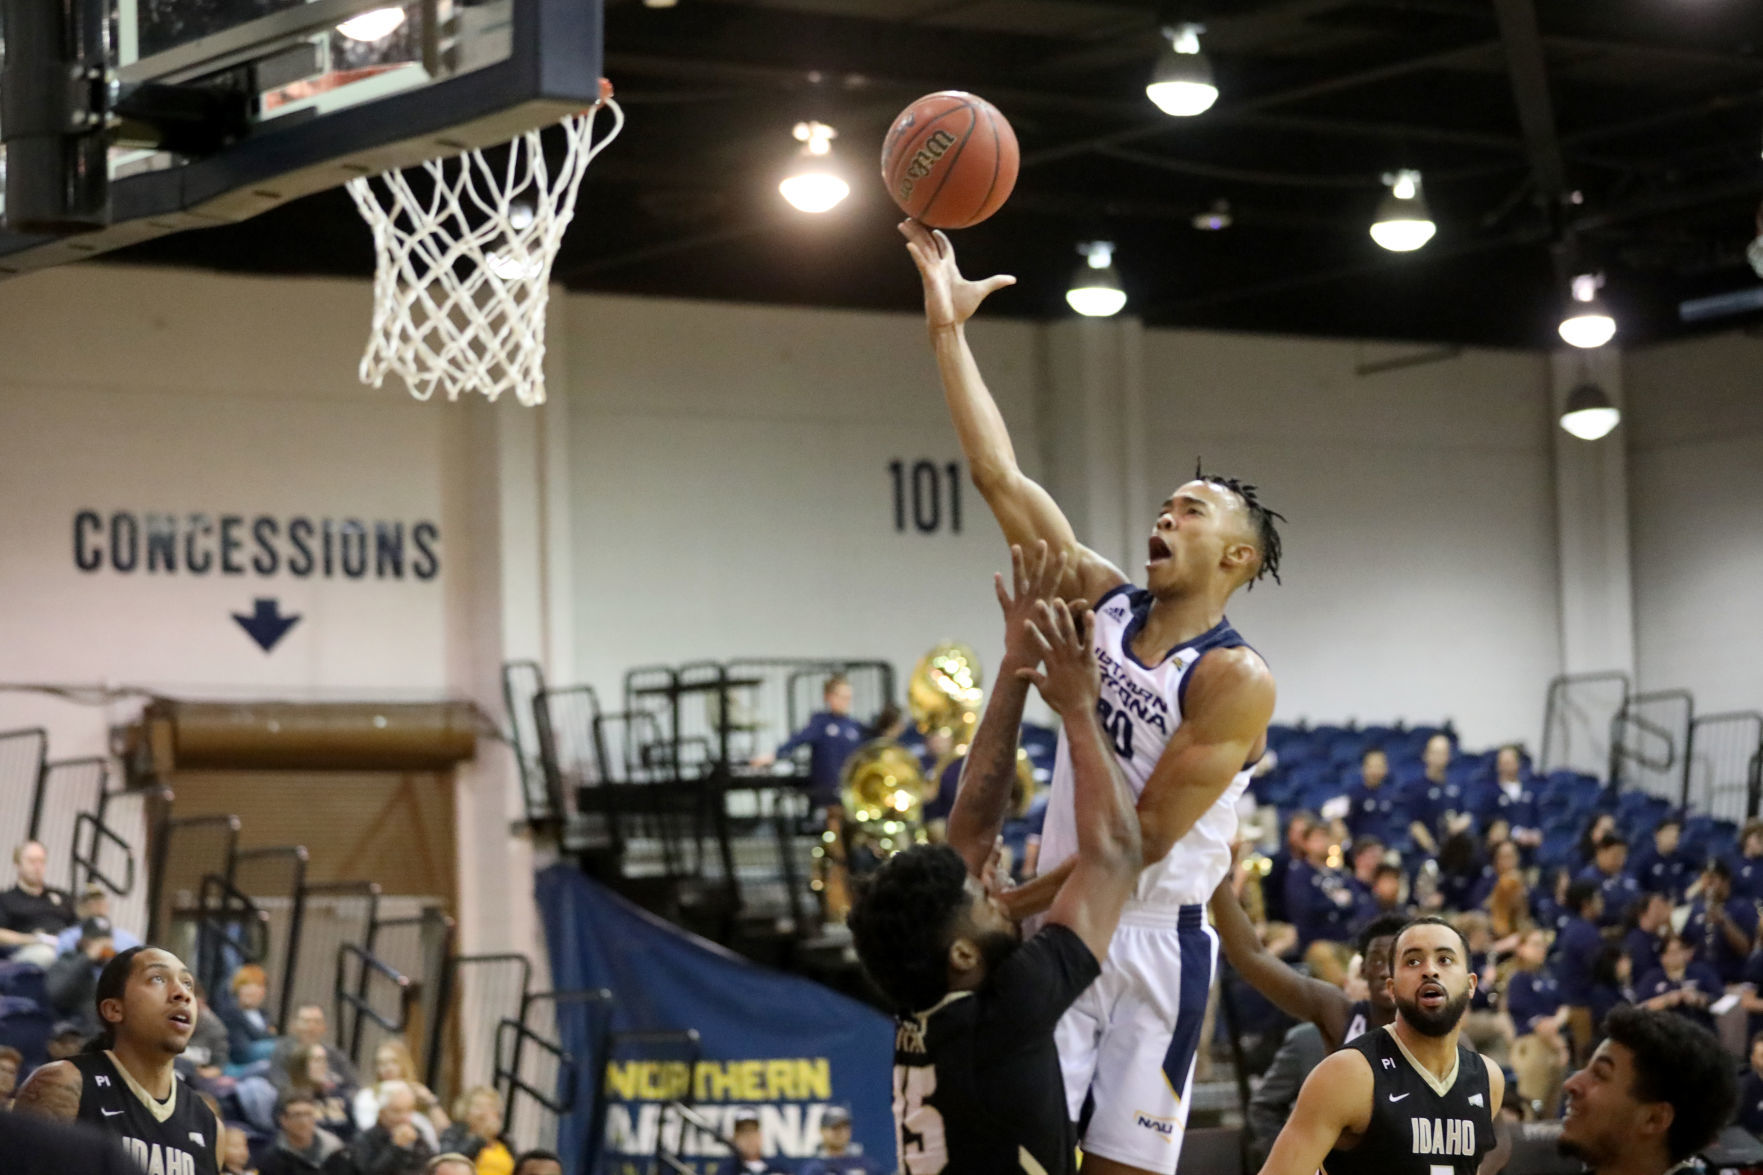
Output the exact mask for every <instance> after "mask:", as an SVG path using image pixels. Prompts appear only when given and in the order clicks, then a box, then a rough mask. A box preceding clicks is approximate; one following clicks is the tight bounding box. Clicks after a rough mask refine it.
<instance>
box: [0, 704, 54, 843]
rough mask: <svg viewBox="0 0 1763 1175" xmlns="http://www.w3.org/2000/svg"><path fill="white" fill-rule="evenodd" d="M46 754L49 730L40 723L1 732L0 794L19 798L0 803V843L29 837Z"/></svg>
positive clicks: (36, 806)
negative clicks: (22, 728)
mask: <svg viewBox="0 0 1763 1175" xmlns="http://www.w3.org/2000/svg"><path fill="white" fill-rule="evenodd" d="M48 753H49V732H48V731H46V730H44V729H43V728H42V727H40V726H33V727H30V728H27V729H24V730H8V731H0V795H5V796H10V797H19V800H15V801H9V802H7V803H5V804H0V844H3V845H8V846H11V845H16V844H18V843H19V842H20V841H23V840H26V839H29V837H30V835H31V829H32V828H34V827H35V826H36V823H37V812H38V808H39V806H40V805H41V804H42V798H43V764H44V761H45V759H46V758H47V756H48ZM21 801H22V802H21ZM8 851H10V849H9V850H8Z"/></svg>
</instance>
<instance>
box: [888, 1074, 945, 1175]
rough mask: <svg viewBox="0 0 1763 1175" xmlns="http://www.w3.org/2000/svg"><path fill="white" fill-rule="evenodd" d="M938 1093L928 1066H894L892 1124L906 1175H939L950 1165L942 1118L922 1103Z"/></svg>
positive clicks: (934, 1079)
mask: <svg viewBox="0 0 1763 1175" xmlns="http://www.w3.org/2000/svg"><path fill="white" fill-rule="evenodd" d="M936 1091H937V1071H936V1070H935V1069H933V1068H931V1067H930V1066H928V1065H895V1066H894V1121H895V1122H897V1123H898V1124H899V1127H900V1161H901V1164H902V1165H903V1166H904V1167H905V1168H906V1171H907V1175H939V1172H941V1171H942V1169H943V1165H944V1164H945V1163H947V1162H948V1161H949V1144H948V1142H947V1140H946V1139H945V1138H944V1137H943V1116H942V1114H940V1113H938V1112H937V1108H936V1107H935V1106H932V1105H927V1104H925V1099H926V1098H928V1097H930V1096H931V1095H932V1094H933V1093H935V1092H936Z"/></svg>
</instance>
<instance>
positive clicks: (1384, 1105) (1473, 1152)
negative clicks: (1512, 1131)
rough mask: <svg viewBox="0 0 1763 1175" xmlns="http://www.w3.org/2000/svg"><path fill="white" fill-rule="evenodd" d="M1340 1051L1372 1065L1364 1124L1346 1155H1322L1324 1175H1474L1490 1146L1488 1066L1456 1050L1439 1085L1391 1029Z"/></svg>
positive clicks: (1475, 1056) (1470, 1052) (1461, 1049)
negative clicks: (1447, 1076) (1446, 1076)
mask: <svg viewBox="0 0 1763 1175" xmlns="http://www.w3.org/2000/svg"><path fill="white" fill-rule="evenodd" d="M1342 1048H1343V1051H1345V1050H1347V1049H1351V1050H1352V1051H1354V1052H1357V1053H1361V1054H1363V1055H1364V1057H1365V1060H1366V1061H1367V1062H1368V1063H1369V1064H1370V1065H1371V1123H1370V1125H1369V1126H1367V1127H1366V1129H1365V1133H1364V1134H1363V1135H1361V1136H1360V1138H1359V1142H1358V1144H1357V1145H1355V1146H1354V1147H1353V1148H1352V1149H1351V1150H1331V1151H1329V1152H1328V1158H1327V1159H1326V1160H1324V1162H1323V1164H1322V1166H1323V1170H1325V1171H1327V1172H1328V1175H1475V1171H1476V1168H1477V1167H1479V1166H1480V1165H1481V1157H1482V1156H1483V1155H1484V1154H1486V1153H1487V1152H1488V1151H1490V1150H1492V1149H1494V1115H1493V1109H1494V1107H1493V1106H1491V1105H1489V1104H1488V1103H1489V1096H1490V1093H1489V1090H1488V1070H1487V1064H1486V1062H1484V1061H1483V1060H1482V1059H1481V1057H1480V1055H1478V1054H1477V1053H1476V1052H1475V1050H1474V1049H1470V1048H1465V1047H1464V1046H1463V1045H1461V1044H1459V1045H1458V1046H1457V1068H1456V1070H1455V1072H1453V1073H1452V1074H1451V1080H1450V1082H1449V1083H1448V1084H1446V1083H1436V1082H1435V1079H1434V1078H1433V1076H1432V1074H1430V1073H1428V1072H1426V1071H1424V1070H1423V1069H1422V1068H1421V1067H1420V1065H1419V1063H1418V1062H1416V1061H1414V1060H1412V1059H1411V1058H1410V1057H1409V1056H1408V1054H1407V1052H1406V1051H1405V1050H1404V1049H1403V1048H1402V1045H1401V1042H1400V1041H1398V1040H1397V1039H1396V1033H1395V1026H1394V1025H1393V1024H1392V1025H1388V1026H1386V1027H1384V1028H1382V1029H1379V1030H1377V1031H1373V1032H1367V1033H1366V1034H1365V1035H1363V1036H1361V1037H1359V1039H1357V1040H1354V1041H1349V1042H1348V1043H1347V1044H1346V1045H1344V1046H1342ZM1441 1085H1442V1086H1443V1092H1442V1093H1441V1092H1440V1086H1441Z"/></svg>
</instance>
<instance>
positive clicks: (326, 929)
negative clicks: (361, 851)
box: [289, 881, 380, 1061]
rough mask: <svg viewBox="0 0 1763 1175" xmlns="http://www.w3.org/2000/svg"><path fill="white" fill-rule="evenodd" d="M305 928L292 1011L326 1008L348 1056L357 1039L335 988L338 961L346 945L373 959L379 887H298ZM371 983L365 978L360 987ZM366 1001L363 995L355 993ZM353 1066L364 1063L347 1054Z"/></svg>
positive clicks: (296, 956)
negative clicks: (329, 1011) (349, 1044)
mask: <svg viewBox="0 0 1763 1175" xmlns="http://www.w3.org/2000/svg"><path fill="white" fill-rule="evenodd" d="M299 901H300V907H301V913H300V919H301V927H300V936H299V939H298V941H296V942H295V943H294V972H293V976H294V977H293V981H292V983H291V984H290V985H289V986H290V989H291V993H292V999H293V1004H292V1006H294V1007H301V1006H304V1005H306V1004H317V1005H318V1006H319V1007H326V1006H328V1007H329V1008H330V1010H331V1015H330V1023H329V1028H330V1030H331V1036H332V1041H333V1043H335V1044H336V1046H337V1047H338V1048H339V1049H344V1050H345V1051H346V1052H347V1051H348V1050H347V1047H346V1046H347V1044H348V1042H349V1041H350V1039H351V1038H352V1036H353V1035H354V1032H353V1024H354V1019H355V1018H354V1017H352V1016H348V1015H346V1012H347V1011H348V1010H349V1008H350V1005H349V1004H346V1003H345V1002H344V1001H343V1000H342V999H340V998H339V996H338V993H337V989H336V984H335V969H336V966H337V959H338V957H339V956H340V955H341V953H342V952H343V949H344V947H345V945H346V944H354V945H355V946H358V947H360V948H361V949H363V950H365V951H367V952H368V953H370V954H371V953H372V951H373V941H372V931H373V925H374V923H375V922H376V921H378V919H379V902H380V887H379V884H378V883H377V882H372V881H320V882H313V883H310V884H307V885H303V886H301V887H300V895H299ZM366 983H367V976H366V973H365V972H363V974H362V975H361V977H360V984H359V985H358V986H364V985H365V984H366ZM355 994H356V995H357V996H358V997H364V994H365V993H364V992H363V991H360V990H358V991H356V993H355ZM349 1059H350V1060H351V1061H359V1060H360V1058H359V1057H356V1056H354V1055H353V1054H352V1053H350V1054H349Z"/></svg>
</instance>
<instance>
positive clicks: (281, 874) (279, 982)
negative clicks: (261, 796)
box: [232, 845, 307, 1032]
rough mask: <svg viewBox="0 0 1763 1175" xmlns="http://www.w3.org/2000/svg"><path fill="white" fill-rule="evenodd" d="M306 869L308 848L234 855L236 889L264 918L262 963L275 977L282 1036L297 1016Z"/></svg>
mask: <svg viewBox="0 0 1763 1175" xmlns="http://www.w3.org/2000/svg"><path fill="white" fill-rule="evenodd" d="M306 865H307V853H306V846H305V845H275V846H270V847H267V848H260V849H242V850H240V851H238V852H236V853H234V854H233V869H232V873H233V885H234V886H235V887H237V889H238V891H239V892H240V893H243V894H246V895H248V896H249V897H250V899H251V901H252V903H253V904H254V905H255V906H256V908H257V909H259V910H261V911H262V912H263V915H264V919H265V936H266V939H265V944H264V950H263V958H262V960H261V962H262V964H263V969H264V971H265V972H266V973H267V974H268V975H269V976H271V977H272V984H271V987H270V990H271V992H273V993H274V994H275V995H276V997H277V999H278V1001H279V1004H278V1010H277V1013H276V1027H277V1029H278V1030H279V1031H282V1032H286V1031H287V1030H288V1018H289V1017H290V1016H291V1015H292V1014H293V1011H294V968H295V964H296V962H297V960H298V958H299V953H300V934H301V927H302V923H303V922H304V920H305V913H306V903H305V900H304V896H303V895H304V890H305V887H306Z"/></svg>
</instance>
